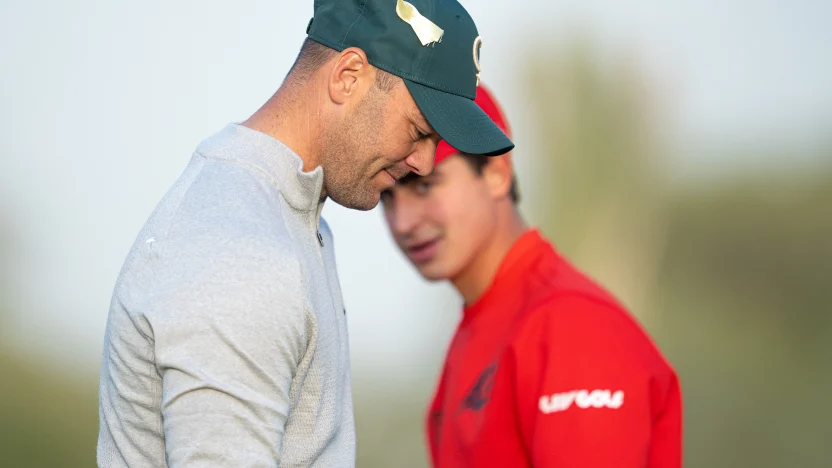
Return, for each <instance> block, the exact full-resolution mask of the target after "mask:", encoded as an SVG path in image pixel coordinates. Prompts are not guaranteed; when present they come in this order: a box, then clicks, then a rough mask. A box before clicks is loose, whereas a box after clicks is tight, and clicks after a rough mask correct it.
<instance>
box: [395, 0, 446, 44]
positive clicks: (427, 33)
mask: <svg viewBox="0 0 832 468" xmlns="http://www.w3.org/2000/svg"><path fill="white" fill-rule="evenodd" d="M396 14H397V15H399V18H401V19H402V21H404V22H405V23H407V24H409V25H410V27H411V28H413V32H415V33H416V36H417V37H418V38H419V42H421V43H422V45H423V46H427V45H430V44H432V43H434V42H442V35H443V34H445V31H444V30H443V29H442V28H440V27H439V26H437V25H435V24H433V22H432V21H431V20H429V19H427V18H425V17H424V16H422V14H421V13H419V10H417V9H416V7H415V6H413V5H412V4H410V3H408V2H405V1H404V0H398V2H397V3H396Z"/></svg>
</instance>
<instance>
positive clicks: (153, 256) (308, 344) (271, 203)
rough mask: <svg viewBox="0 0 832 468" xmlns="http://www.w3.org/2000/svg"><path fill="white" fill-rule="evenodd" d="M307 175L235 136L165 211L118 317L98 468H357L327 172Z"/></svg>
mask: <svg viewBox="0 0 832 468" xmlns="http://www.w3.org/2000/svg"><path fill="white" fill-rule="evenodd" d="M302 167H303V164H302V162H301V159H300V158H299V157H298V156H297V155H296V154H294V153H293V152H292V151H291V150H290V149H289V148H288V147H286V146H285V145H283V144H282V143H280V142H279V141H277V140H275V139H274V138H272V137H270V136H267V135H265V134H263V133H260V132H257V131H254V130H251V129H249V128H246V127H243V126H240V125H234V124H232V125H229V126H227V127H226V128H225V129H223V130H222V131H220V132H219V133H217V134H216V135H214V136H212V137H211V138H209V139H207V140H205V141H204V142H202V143H201V144H200V145H199V146H198V147H197V149H196V152H195V153H194V155H193V157H192V159H191V161H190V163H189V164H188V167H187V169H186V170H185V171H184V173H183V174H182V175H181V176H180V178H179V179H178V180H177V182H176V183H175V184H174V186H173V187H172V188H171V189H170V191H169V192H168V193H167V194H166V195H165V197H164V198H163V199H162V201H161V202H160V203H159V205H158V206H157V207H156V209H155V211H154V212H153V214H152V215H151V217H150V219H149V220H148V221H147V224H146V225H145V226H144V228H143V229H142V231H141V233H140V234H139V237H138V239H137V240H136V242H135V244H134V245H133V248H132V249H131V251H130V253H129V255H128V256H127V259H126V260H125V263H124V266H123V267H122V271H121V273H120V275H119V278H118V280H117V283H116V287H115V291H114V294H113V299H112V303H111V305H110V313H109V318H108V322H107V331H106V335H105V342H104V353H103V360H102V367H101V382H100V395H99V399H100V405H99V417H100V422H101V427H100V434H99V438H98V466H100V467H131V468H137V467H164V466H170V467H189V468H191V467H240V468H242V467H278V466H279V467H301V466H303V467H306V466H314V467H352V466H354V465H355V431H354V423H353V408H352V393H351V388H350V369H349V346H348V341H347V325H346V316H345V311H344V305H343V301H342V297H341V290H340V287H339V282H338V276H337V273H336V269H335V257H334V252H333V245H332V234H331V233H330V231H329V228H328V227H327V225H326V222H324V221H323V220H322V219H321V218H320V213H321V209H322V207H323V203H322V202H321V201H320V194H321V187H322V184H323V170H322V169H321V168H317V169H315V170H313V171H310V172H303V169H302ZM319 220H320V224H319Z"/></svg>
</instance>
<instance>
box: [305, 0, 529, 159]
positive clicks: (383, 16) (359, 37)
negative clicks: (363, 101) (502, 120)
mask: <svg viewBox="0 0 832 468" xmlns="http://www.w3.org/2000/svg"><path fill="white" fill-rule="evenodd" d="M307 34H308V35H309V38H310V39H312V40H314V41H316V42H319V43H321V44H323V45H325V46H328V47H330V48H332V49H335V50H337V51H339V52H340V51H342V50H344V49H346V48H348V47H358V48H359V49H361V50H363V51H364V52H365V53H366V54H367V59H368V60H369V61H370V63H371V64H372V65H373V66H375V67H377V68H380V69H382V70H385V71H387V72H390V73H392V74H394V75H397V76H400V77H401V78H402V79H404V82H405V84H406V85H407V89H408V90H409V91H410V94H411V96H413V100H414V101H416V104H417V105H418V106H419V109H420V110H421V111H422V113H423V114H424V116H425V118H426V119H427V120H428V122H430V124H431V126H433V128H434V129H435V130H436V132H437V133H438V134H439V136H441V137H442V138H443V139H444V140H445V141H447V142H448V143H449V144H451V146H453V147H454V148H456V149H458V150H459V151H462V152H465V153H470V154H484V155H488V156H496V155H500V154H503V153H507V152H508V151H511V150H512V149H513V148H514V143H512V142H511V140H509V138H508V137H507V136H506V135H505V134H504V133H503V131H502V130H500V128H499V127H497V125H496V124H494V122H493V121H492V120H491V119H490V118H489V117H488V116H487V115H486V114H485V112H483V110H482V109H481V108H480V107H479V106H478V105H477V104H476V103H474V99H475V98H476V95H477V86H478V85H479V70H480V65H479V55H480V46H481V45H482V40H481V39H480V35H479V33H478V32H477V26H476V24H474V20H473V19H471V16H470V15H469V14H468V12H467V11H465V8H463V7H462V5H460V4H459V2H457V1H456V0H410V1H409V2H405V1H403V0H315V14H314V17H313V18H312V20H311V21H310V22H309V26H308V27H307Z"/></svg>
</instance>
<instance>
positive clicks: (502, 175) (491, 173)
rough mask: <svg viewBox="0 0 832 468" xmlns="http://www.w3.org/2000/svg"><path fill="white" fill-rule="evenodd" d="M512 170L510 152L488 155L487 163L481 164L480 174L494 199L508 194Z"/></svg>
mask: <svg viewBox="0 0 832 468" xmlns="http://www.w3.org/2000/svg"><path fill="white" fill-rule="evenodd" d="M512 171H513V168H512V166H511V153H508V154H504V155H502V156H493V157H489V158H488V163H487V164H486V165H485V166H483V168H482V175H483V177H484V178H485V182H486V183H487V184H488V190H489V192H490V193H491V196H492V197H493V198H494V199H495V200H496V199H501V198H504V197H508V196H509V192H510V191H511V175H512Z"/></svg>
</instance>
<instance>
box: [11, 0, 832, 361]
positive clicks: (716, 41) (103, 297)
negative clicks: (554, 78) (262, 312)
mask: <svg viewBox="0 0 832 468" xmlns="http://www.w3.org/2000/svg"><path fill="white" fill-rule="evenodd" d="M390 2H391V7H392V6H393V5H394V4H395V1H394V0H390ZM312 3H313V2H312V0H292V1H254V0H238V1H235V2H219V1H213V0H201V1H186V0H180V1H176V2H162V1H157V0H151V1H144V2H112V1H104V0H97V1H95V0H83V1H78V2H59V1H54V0H47V1H42V2H25V1H22V0H2V2H0V67H2V73H0V119H2V121H0V123H2V125H0V226H2V227H3V228H4V229H10V230H11V232H9V233H5V234H3V233H0V234H3V235H0V239H2V238H4V237H8V238H10V239H11V240H12V242H13V248H12V251H11V252H8V253H5V255H6V257H7V258H3V259H0V261H2V263H3V265H4V267H6V268H8V270H9V273H8V274H9V276H10V281H11V284H12V294H13V297H12V298H11V300H12V303H13V305H14V308H15V314H14V315H13V316H12V317H7V318H6V320H5V322H2V323H0V326H2V327H3V330H2V332H0V339H4V340H12V341H13V342H15V343H16V344H18V345H20V346H21V347H22V348H21V349H23V350H25V351H26V352H28V353H34V354H36V355H39V356H41V357H47V358H50V359H53V362H55V363H56V365H60V366H63V365H72V366H80V367H81V368H83V369H85V370H95V369H97V368H98V365H99V359H100V350H101V344H102V340H103V331H104V325H105V321H106V317H107V311H108V306H109V301H110V295H111V292H112V288H113V285H114V283H115V280H116V276H117V274H118V271H119V269H120V267H121V263H122V261H123V259H124V257H125V255H126V253H127V251H128V249H129V247H130V245H131V244H132V242H133V239H134V237H135V235H136V234H137V233H138V231H139V229H140V227H141V226H142V224H143V223H144V221H145V220H146V218H147V216H148V215H149V214H150V212H151V210H152V209H153V207H154V206H155V204H156V203H157V202H158V200H159V198H160V197H161V196H162V195H163V193H164V192H165V191H166V189H167V188H168V186H169V185H170V184H171V183H172V182H173V180H174V179H175V178H176V177H177V176H178V175H179V173H180V172H181V171H182V170H183V169H184V167H185V165H186V163H187V161H188V159H189V158H190V155H191V153H192V151H193V149H194V148H195V147H196V145H197V144H198V143H199V142H200V141H201V140H202V139H204V138H205V137H207V136H209V135H210V134H211V133H213V132H214V131H217V130H219V129H221V128H222V127H223V126H224V125H225V124H226V123H228V122H231V121H241V120H244V119H245V118H247V117H248V116H249V115H250V114H251V113H252V112H253V111H255V110H256V109H257V108H258V107H259V106H260V105H261V104H262V103H263V102H264V101H265V100H266V99H267V98H268V97H269V96H270V95H271V94H272V93H273V92H274V91H275V90H276V89H277V87H278V86H279V84H280V82H281V81H282V79H283V77H284V76H285V73H286V72H287V71H288V69H289V67H290V65H291V63H292V61H293V60H294V57H295V55H296V54H297V51H298V48H299V46H300V44H301V42H302V40H303V38H304V30H305V28H306V24H307V22H308V20H309V18H310V17H311V15H312ZM462 3H463V5H464V6H465V7H466V8H467V9H468V10H469V12H470V13H471V14H472V16H473V17H474V19H475V20H476V21H477V24H478V27H479V31H480V34H481V36H482V37H483V39H484V43H483V49H482V65H483V74H482V77H483V80H484V82H486V83H488V84H489V85H490V86H491V87H492V88H493V89H494V90H495V91H496V92H497V93H498V95H499V96H500V98H501V100H502V101H503V103H504V107H505V109H506V112H507V113H508V115H509V118H510V120H511V121H512V126H513V127H514V129H515V133H516V135H515V142H516V143H517V150H516V157H515V160H516V161H517V166H518V170H519V171H520V172H521V181H522V180H524V179H525V178H527V177H525V176H523V175H522V174H523V171H524V169H528V167H526V166H524V162H523V154H524V153H526V154H528V153H529V152H531V151H534V144H533V143H532V141H533V135H531V134H530V133H529V132H528V131H527V130H526V129H528V128H529V127H530V126H529V125H528V123H529V119H530V118H531V115H530V113H528V112H527V109H528V108H529V107H530V106H529V105H528V100H529V99H530V96H531V95H533V93H532V92H530V91H528V90H526V89H525V88H524V86H525V84H524V82H523V77H522V76H520V75H519V74H518V73H517V70H519V69H521V68H522V65H523V64H522V61H523V60H535V59H540V60H545V59H547V58H548V57H550V56H551V55H552V54H553V53H554V52H553V51H552V50H550V48H549V46H550V44H552V43H553V41H565V40H568V39H570V38H573V37H575V35H576V34H577V35H580V36H582V37H584V38H586V39H589V40H592V41H595V42H596V43H597V45H598V51H599V63H602V64H603V63H614V62H615V61H616V60H628V61H633V64H635V65H636V66H637V67H641V68H642V69H643V70H644V72H645V73H646V76H647V78H648V80H649V82H650V83H652V85H653V89H654V90H655V91H656V94H657V95H658V96H659V97H660V98H661V99H662V101H661V102H662V106H663V109H662V112H663V113H665V117H666V120H665V123H666V127H665V131H666V132H667V136H668V140H669V141H670V142H671V143H672V145H675V146H676V147H678V148H683V149H685V150H683V151H675V152H673V154H678V155H679V156H678V157H676V159H673V160H672V161H669V162H670V167H671V168H672V169H673V170H675V171H676V172H678V173H685V172H688V171H700V170H704V171H714V170H717V171H719V170H723V169H725V170H727V169H729V168H730V169H732V170H737V168H739V169H742V168H744V167H749V166H751V165H758V164H761V163H765V164H772V163H774V164H776V163H777V161H749V160H745V159H743V156H742V155H741V154H736V155H733V156H732V158H728V157H725V156H724V154H722V153H721V152H719V151H717V152H708V153H707V154H715V155H717V156H715V157H711V158H708V157H703V156H702V155H703V154H704V153H702V152H699V151H697V150H696V149H697V148H699V147H702V146H709V147H717V148H728V149H730V148H732V147H735V146H741V145H746V146H747V144H749V143H752V144H755V145H761V146H762V147H765V146H769V145H772V146H777V145H804V144H811V143H812V142H817V141H819V140H821V139H822V138H823V137H824V136H828V135H829V134H830V133H832V124H830V122H832V58H831V57H832V53H830V44H832V28H830V27H829V18H831V17H832V2H829V1H826V0H816V1H808V0H804V1H793V2H788V5H787V2H785V1H782V0H780V1H773V0H758V1H751V0H723V1H715V0H709V1H693V0H664V1H659V0H633V1H630V2H619V1H611V0H609V1H587V0H582V1H554V2H542V1H532V0H512V1H507V2H506V1H495V0H488V1H486V0H468V1H464V0H463V2H462ZM324 216H325V217H326V218H327V220H328V221H329V223H330V225H331V226H332V228H333V230H334V233H335V242H336V252H337V259H338V262H339V274H340V277H341V282H342V287H343V291H344V296H345V301H346V305H347V311H348V314H349V317H350V333H351V335H350V336H351V346H352V349H353V363H354V365H355V366H356V367H359V368H361V367H371V368H373V369H381V370H385V371H402V373H405V374H406V373H407V371H408V369H410V368H412V367H413V366H420V365H422V364H421V363H422V362H423V361H424V360H421V359H420V357H423V356H426V355H431V356H435V355H437V354H439V353H441V352H442V351H443V350H444V347H445V345H446V343H445V342H446V340H447V338H448V336H449V334H450V333H451V331H450V324H452V323H454V322H455V321H456V320H457V311H456V307H457V306H458V305H459V302H458V299H457V298H456V296H455V295H454V294H453V292H452V290H451V289H450V288H449V287H447V286H443V285H429V284H426V283H424V282H422V281H420V280H419V278H418V277H417V276H416V274H415V273H414V271H413V270H412V269H411V268H410V267H409V266H408V265H407V264H406V263H405V261H404V260H403V258H402V257H401V255H400V254H399V253H398V251H397V250H396V249H395V247H394V246H393V245H392V243H391V241H390V238H389V235H388V233H387V231H386V228H385V227H384V226H383V224H382V218H381V214H380V212H379V211H378V210H377V209H376V210H373V211H370V212H356V211H348V210H345V209H343V208H341V207H339V206H337V205H335V204H334V203H332V202H329V204H328V206H327V207H326V208H325V210H324Z"/></svg>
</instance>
